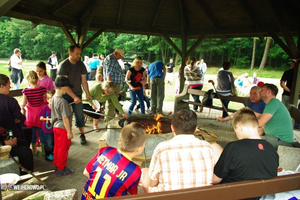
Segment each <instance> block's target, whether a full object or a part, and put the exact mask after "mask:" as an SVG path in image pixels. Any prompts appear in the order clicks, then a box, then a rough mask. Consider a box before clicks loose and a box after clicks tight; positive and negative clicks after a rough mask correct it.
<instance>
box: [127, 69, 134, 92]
mask: <svg viewBox="0 0 300 200" xmlns="http://www.w3.org/2000/svg"><path fill="white" fill-rule="evenodd" d="M130 76H131V71H130V70H128V71H127V73H126V81H129V80H130ZM126 84H127V85H128V86H129V87H130V89H133V86H132V85H131V83H130V82H126Z"/></svg>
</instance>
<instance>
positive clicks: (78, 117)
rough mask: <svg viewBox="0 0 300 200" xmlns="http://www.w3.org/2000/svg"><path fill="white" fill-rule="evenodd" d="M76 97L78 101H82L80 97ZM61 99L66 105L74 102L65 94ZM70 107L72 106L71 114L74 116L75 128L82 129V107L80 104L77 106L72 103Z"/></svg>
mask: <svg viewBox="0 0 300 200" xmlns="http://www.w3.org/2000/svg"><path fill="white" fill-rule="evenodd" d="M77 96H78V97H79V98H80V99H82V98H81V95H77ZM63 98H64V99H65V100H66V101H67V102H68V103H71V102H73V101H74V100H73V99H72V97H70V96H69V95H67V94H65V95H63ZM71 106H72V109H73V112H74V114H75V126H77V127H78V128H81V127H84V117H83V106H82V103H78V104H75V103H73V104H72V105H71Z"/></svg>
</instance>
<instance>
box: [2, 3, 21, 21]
mask: <svg viewBox="0 0 300 200" xmlns="http://www.w3.org/2000/svg"><path fill="white" fill-rule="evenodd" d="M20 1H21V0H2V1H0V17H1V16H3V15H5V14H6V13H7V12H8V11H9V10H10V9H12V8H13V7H14V6H15V5H17V4H18V3H19V2H20Z"/></svg>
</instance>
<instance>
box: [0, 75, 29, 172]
mask: <svg viewBox="0 0 300 200" xmlns="http://www.w3.org/2000/svg"><path fill="white" fill-rule="evenodd" d="M9 90H10V80H9V78H8V76H6V75H4V74H0V105H1V106H0V113H1V115H0V144H1V145H10V146H12V149H11V151H10V154H11V155H12V156H18V157H19V161H20V164H21V165H22V166H23V167H25V168H26V169H28V170H30V171H33V157H32V152H31V150H30V149H29V148H28V146H29V144H28V142H27V141H26V140H25V136H24V134H23V131H22V124H23V123H24V121H25V116H24V115H22V113H21V112H20V110H21V109H20V106H19V104H18V102H17V100H16V99H15V98H13V97H10V96H7V94H8V93H9ZM8 130H12V131H13V135H14V138H13V139H7V135H8V134H7V131H8ZM21 174H24V173H23V172H21Z"/></svg>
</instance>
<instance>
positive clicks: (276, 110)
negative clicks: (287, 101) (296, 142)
mask: <svg viewBox="0 0 300 200" xmlns="http://www.w3.org/2000/svg"><path fill="white" fill-rule="evenodd" d="M263 113H268V114H272V115H273V117H272V118H271V119H270V120H269V121H268V122H267V123H266V124H265V125H264V131H265V134H266V135H273V136H275V137H278V138H279V139H280V140H282V141H284V142H287V143H291V142H293V135H294V132H293V125H292V119H291V116H290V114H289V111H288V110H287V109H286V107H285V106H284V105H283V104H282V103H281V102H280V101H279V100H278V99H276V98H272V99H271V100H270V101H269V103H267V105H266V106H265V109H264V112H263Z"/></svg>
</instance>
